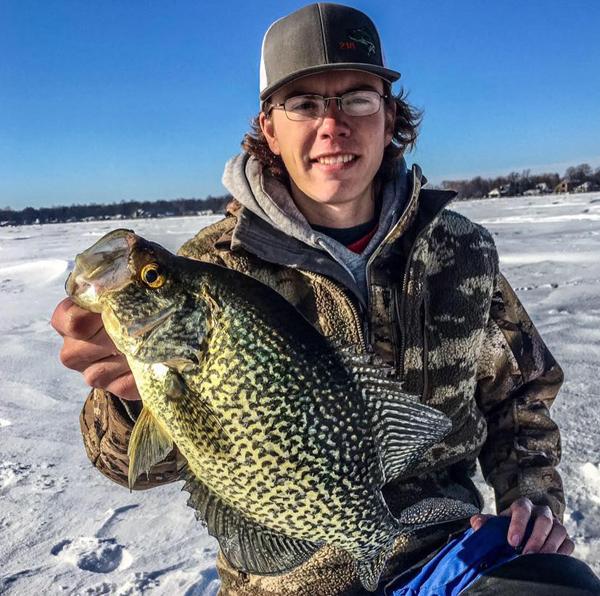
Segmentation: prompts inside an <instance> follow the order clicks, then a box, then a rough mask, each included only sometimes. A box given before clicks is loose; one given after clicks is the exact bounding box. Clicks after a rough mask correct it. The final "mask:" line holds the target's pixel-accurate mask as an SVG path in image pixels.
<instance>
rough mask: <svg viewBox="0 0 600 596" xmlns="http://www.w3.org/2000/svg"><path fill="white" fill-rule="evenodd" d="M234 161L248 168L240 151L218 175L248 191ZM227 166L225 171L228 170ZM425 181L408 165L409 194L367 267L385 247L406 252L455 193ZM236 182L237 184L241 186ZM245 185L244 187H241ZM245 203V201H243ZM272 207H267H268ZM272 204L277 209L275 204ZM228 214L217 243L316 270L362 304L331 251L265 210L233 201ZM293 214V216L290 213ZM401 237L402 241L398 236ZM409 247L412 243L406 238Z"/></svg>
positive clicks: (383, 255) (379, 258)
mask: <svg viewBox="0 0 600 596" xmlns="http://www.w3.org/2000/svg"><path fill="white" fill-rule="evenodd" d="M235 160H242V161H241V162H238V163H237V167H238V168H239V167H240V166H241V167H243V168H244V170H245V171H248V157H247V156H244V155H241V156H238V157H237V158H234V159H233V160H231V161H230V162H229V163H228V164H227V166H226V169H225V173H224V175H223V178H224V182H225V183H226V186H227V187H228V188H229V190H230V191H231V192H232V194H233V195H234V197H235V196H236V194H237V195H238V196H239V193H244V194H246V193H248V192H249V191H252V190H253V188H252V187H253V186H255V184H256V181H255V182H254V184H252V183H251V182H250V181H249V180H248V178H247V177H246V179H245V180H244V179H242V180H241V181H239V180H237V181H236V183H235V184H232V182H231V174H232V171H231V168H232V167H235V165H236V164H235ZM228 170H229V174H228ZM258 180H259V182H260V192H265V185H264V180H263V179H262V178H261V177H260V176H259V177H258ZM425 183H426V179H425V178H424V176H423V175H422V172H421V168H420V167H419V166H418V165H416V164H415V165H413V167H412V171H411V172H410V173H409V187H410V188H411V192H410V196H409V199H408V201H407V202H406V204H405V206H404V209H403V212H402V214H401V215H400V217H399V219H398V220H397V222H396V224H395V225H394V226H393V227H392V228H391V229H390V231H389V232H388V234H387V235H386V237H385V238H384V239H383V241H382V242H381V244H380V246H378V247H377V249H376V250H375V251H374V253H373V254H372V256H371V259H369V266H373V265H376V264H377V263H378V262H380V261H382V260H384V259H385V258H386V256H387V255H388V254H389V252H390V250H392V249H393V248H394V247H395V250H394V252H396V250H398V248H400V246H398V245H401V246H402V247H403V249H404V250H408V248H409V247H407V242H406V241H407V240H408V239H409V238H412V239H413V240H414V239H415V238H416V236H417V234H419V233H420V232H421V231H423V230H424V229H425V228H426V227H427V226H428V225H430V224H431V223H432V222H433V221H434V220H435V219H436V218H437V216H438V215H439V214H440V213H441V211H442V210H443V209H444V207H445V206H446V205H447V204H448V203H449V202H450V201H451V200H452V199H453V198H454V197H455V196H456V193H455V192H454V191H442V190H433V189H423V188H422V185H423V184H425ZM240 184H241V185H242V186H241V187H240ZM244 185H246V186H245V187H244ZM245 202H246V201H245ZM261 202H262V206H261V209H264V205H265V202H264V200H262V201H261ZM270 208H271V207H270V206H268V205H267V209H270ZM275 208H278V206H277V203H276V202H275ZM228 211H229V213H230V214H232V215H234V216H235V217H236V224H235V227H234V228H233V230H232V231H231V232H229V233H227V234H225V235H224V236H222V237H221V238H220V239H219V240H218V241H217V245H220V246H223V247H227V248H230V249H231V250H234V251H235V250H239V249H244V250H246V251H248V252H250V253H252V254H254V255H256V256H257V257H259V258H261V259H262V260H264V261H267V262H269V263H274V264H277V265H283V266H287V267H293V268H297V269H306V270H309V271H313V272H315V273H320V274H322V275H326V276H328V277H330V278H332V279H334V280H335V281H337V282H338V283H340V284H342V285H344V286H345V287H346V288H348V289H349V290H351V291H352V293H353V294H355V296H356V297H357V298H358V300H359V301H360V302H364V298H363V297H362V292H361V291H360V289H359V288H358V286H357V284H356V282H355V280H354V278H353V276H352V275H351V274H350V272H349V271H347V270H346V269H345V268H344V267H343V266H342V265H341V264H340V263H338V262H337V261H335V260H334V259H333V258H332V257H331V256H330V255H328V254H327V253H325V252H323V251H322V250H320V249H319V248H318V245H314V244H312V243H310V242H308V243H307V241H306V239H304V238H303V239H302V240H301V239H300V238H299V237H298V230H297V229H294V230H293V231H292V230H291V229H289V230H286V231H282V230H281V229H278V228H277V227H274V226H273V224H272V222H271V221H269V219H270V217H268V216H267V217H266V216H265V215H266V214H265V213H264V212H261V211H260V210H257V209H256V208H254V207H253V209H252V210H251V209H249V208H248V207H246V206H243V205H241V204H240V203H238V202H237V201H234V202H233V204H232V205H231V206H230V207H229V208H228ZM292 215H295V214H292ZM291 219H292V225H294V222H296V223H297V217H294V216H293V217H292V218H291ZM400 239H402V240H403V241H402V242H400V243H399V242H398V240H400ZM410 244H411V245H412V242H410Z"/></svg>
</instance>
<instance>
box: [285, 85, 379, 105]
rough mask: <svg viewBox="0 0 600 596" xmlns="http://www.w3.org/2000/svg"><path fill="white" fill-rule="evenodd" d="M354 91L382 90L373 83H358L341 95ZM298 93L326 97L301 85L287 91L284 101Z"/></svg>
mask: <svg viewBox="0 0 600 596" xmlns="http://www.w3.org/2000/svg"><path fill="white" fill-rule="evenodd" d="M353 91H375V92H376V93H381V91H379V89H376V88H375V87H374V86H373V85H369V84H368V83H365V84H363V85H356V86H355V87H351V88H350V89H346V90H345V91H343V92H342V93H340V94H339V95H340V96H341V95H344V94H346V93H352V92H353ZM298 95H319V96H320V97H325V96H324V95H321V94H320V93H315V92H314V91H307V90H306V87H299V88H298V89H296V90H294V91H290V92H289V93H286V94H285V96H284V98H283V101H285V100H286V99H289V98H290V97H296V96H298Z"/></svg>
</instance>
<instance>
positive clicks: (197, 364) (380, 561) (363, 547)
mask: <svg viewBox="0 0 600 596" xmlns="http://www.w3.org/2000/svg"><path fill="white" fill-rule="evenodd" d="M121 233H122V234H124V235H126V237H127V242H128V244H129V245H130V246H131V254H130V255H129V257H128V258H125V257H124V258H123V263H122V267H123V268H128V270H129V273H130V276H131V283H129V284H128V285H125V286H123V285H122V283H121V285H120V286H119V287H118V289H117V291H114V292H111V290H110V284H109V283H108V282H105V281H103V280H102V279H100V281H98V282H97V283H98V284H99V287H101V289H102V291H100V290H98V292H95V291H92V290H89V292H88V293H89V294H90V295H91V296H92V298H94V299H96V300H97V301H98V302H99V303H100V304H101V305H102V313H103V318H104V321H105V326H106V329H107V331H108V332H109V334H110V335H111V337H112V338H113V340H114V341H115V343H116V345H117V347H119V349H121V350H122V351H123V352H124V353H126V355H127V357H128V361H129V364H130V366H131V369H132V371H133V373H134V376H135V378H136V382H137V384H138V388H139V390H140V393H141V395H142V397H143V400H144V407H145V409H146V410H147V411H149V412H150V414H151V416H152V419H154V420H155V421H156V426H157V428H160V429H162V430H161V432H163V433H166V435H168V439H169V443H168V445H167V447H168V448H169V449H170V446H171V443H170V442H171V441H172V442H174V443H175V445H177V448H178V449H179V451H180V452H181V453H182V454H183V456H184V457H185V458H186V460H187V463H188V467H189V470H190V472H191V474H188V480H189V484H188V485H187V488H188V489H189V490H190V492H192V499H191V503H192V504H193V505H194V504H195V505H197V506H198V507H199V506H200V504H201V505H202V511H203V512H204V513H205V515H208V513H207V512H210V516H209V517H210V519H209V520H208V524H209V531H211V533H213V534H216V535H217V538H219V539H220V540H221V544H222V546H223V550H224V552H226V553H227V552H228V550H229V551H230V556H231V557H236V560H238V561H245V562H247V564H248V565H250V564H251V565H254V566H255V567H254V568H250V569H249V571H252V572H262V573H277V572H282V571H287V568H285V567H284V568H282V567H281V565H282V564H283V563H282V561H283V560H284V559H285V561H290V560H293V561H294V562H295V564H298V563H300V562H302V555H303V554H304V555H305V558H308V557H309V556H310V555H311V554H312V553H313V552H314V550H316V548H318V547H319V546H321V545H323V544H331V545H335V546H336V547H338V548H341V549H343V550H345V551H347V552H348V553H350V554H351V556H352V557H353V558H354V559H356V560H357V562H358V567H359V575H360V577H361V580H362V581H363V584H364V585H365V586H366V587H367V588H369V589H374V587H375V586H376V585H377V580H378V578H379V574H380V572H381V570H382V568H383V566H384V564H385V561H386V559H387V557H388V555H389V553H390V551H391V548H392V546H393V544H394V541H395V540H396V538H397V537H398V536H399V535H401V534H402V532H403V531H404V530H410V529H411V528H410V527H408V528H404V527H403V525H402V524H399V523H398V521H397V520H395V519H394V518H393V517H392V515H391V514H390V512H389V509H388V507H387V505H386V504H385V501H384V499H383V496H382V493H381V489H382V487H383V485H384V484H385V482H386V481H387V480H390V479H392V478H395V477H399V476H401V475H403V474H405V473H406V472H407V471H408V470H409V469H410V466H411V464H412V463H413V461H414V460H415V458H417V457H418V456H419V455H420V454H421V453H422V452H423V451H424V450H425V449H426V448H427V447H428V446H430V445H431V444H432V443H434V442H435V441H437V440H439V439H441V438H442V437H443V436H444V435H445V434H446V433H447V432H448V430H449V428H450V427H449V423H448V421H447V419H446V418H445V417H444V416H443V415H441V414H440V413H439V412H437V411H436V410H434V409H432V408H429V407H427V406H424V405H422V404H420V403H419V402H418V400H416V399H415V398H414V397H413V396H408V395H406V394H404V393H403V392H402V390H401V388H400V384H399V383H397V382H396V381H395V380H394V379H393V378H392V377H391V376H390V375H391V370H390V369H387V368H384V367H383V366H382V365H381V364H377V363H373V362H372V361H371V360H372V359H371V358H370V357H367V356H365V355H361V354H360V353H357V352H356V349H342V348H339V347H337V348H335V349H334V347H333V346H332V345H331V344H330V343H329V342H328V341H327V340H326V339H325V338H324V337H323V336H322V335H321V334H320V333H319V332H318V331H317V330H316V329H315V328H314V327H313V326H312V325H311V324H310V323H308V321H307V320H306V319H304V318H303V317H302V316H301V315H300V314H299V313H298V311H296V310H295V308H294V307H293V306H291V305H290V304H289V303H288V302H286V301H285V300H284V299H283V298H282V297H281V296H280V295H279V294H277V293H276V292H274V291H273V290H272V289H271V288H269V287H267V286H265V285H263V284H261V283H259V282H257V281H256V280H254V279H252V278H249V277H246V276H244V275H242V274H240V273H238V272H235V271H231V270H227V269H223V268H221V267H218V266H214V265H210V264H206V263H199V262H195V261H191V260H187V259H184V258H182V257H175V256H173V255H170V254H169V253H168V252H166V251H165V250H164V249H162V248H161V247H158V246H157V245H153V244H151V243H147V242H146V241H144V240H143V239H138V238H137V237H135V236H133V235H132V234H131V233H130V232H127V231H122V232H121ZM117 234H118V232H112V233H111V234H109V235H108V236H107V239H106V240H104V244H107V243H108V244H109V245H112V244H113V243H114V242H115V236H116V235H117ZM104 244H103V240H100V241H99V242H98V243H97V244H96V245H94V247H91V248H90V249H88V250H89V251H90V252H91V253H92V256H93V254H94V252H98V251H101V250H102V247H103V246H104ZM85 254H86V253H84V255H85ZM85 260H86V259H83V258H82V259H80V261H81V262H82V263H84V262H85ZM92 260H93V259H92ZM110 262H111V275H113V270H114V269H115V260H114V259H111V260H110ZM149 263H150V264H153V265H156V269H157V271H159V272H160V275H161V276H162V277H161V280H162V281H161V285H160V286H159V287H156V288H150V287H148V285H147V284H145V283H144V282H143V281H141V279H140V277H141V276H142V277H143V274H140V271H143V270H144V268H145V267H146V266H147V265H148V264H149ZM95 275H96V277H99V278H101V276H100V275H99V274H98V273H96V274H95ZM117 277H118V278H119V280H122V279H123V278H124V273H123V272H122V271H119V272H118V275H117ZM73 279H74V280H82V284H83V287H86V288H87V287H88V285H86V284H92V281H88V280H86V271H85V268H83V269H82V270H80V269H76V270H75V271H74V273H73ZM94 283H95V282H94ZM68 285H70V287H71V289H72V288H73V287H74V282H73V283H71V284H68ZM92 285H93V284H92ZM72 291H73V297H74V299H75V300H77V299H78V296H77V292H76V291H74V290H72ZM86 291H87V290H86ZM96 294H97V295H96ZM92 298H89V300H91V299H92ZM81 300H83V299H81ZM86 300H88V299H87V298H86ZM89 300H88V302H89ZM82 305H84V303H83V302H82ZM88 306H89V304H88ZM142 419H143V420H144V424H146V421H147V420H148V417H147V416H146V417H140V420H139V421H138V426H140V425H141V424H142V422H141V420H142ZM150 430H151V429H150ZM152 434H153V433H152V432H150V435H152ZM135 435H136V431H135V430H134V436H135ZM136 441H137V439H136V440H134V439H132V441H131V443H130V450H131V449H133V454H135V449H136V446H135V443H136ZM132 444H134V445H133V447H132ZM162 449H163V451H160V448H159V450H158V452H157V453H158V455H157V461H159V460H160V459H161V458H162V457H164V455H165V452H164V445H163V447H162ZM132 456H133V455H132ZM138 459H139V457H138ZM154 463H156V462H154V461H151V462H150V463H149V464H148V467H149V465H151V464H154ZM134 480H135V478H134ZM207 503H208V504H207ZM440 512H441V513H442V517H443V518H447V515H448V512H450V514H452V515H454V516H455V517H454V518H456V517H458V518H460V517H464V516H465V515H466V514H468V513H472V511H469V512H465V510H464V507H463V508H461V507H458V509H456V511H453V510H452V508H451V507H446V503H445V502H444V503H443V504H442V506H441V507H438V508H437V509H436V508H435V507H434V506H433V505H431V504H430V505H429V506H426V507H425V508H420V509H419V508H415V509H414V510H413V514H412V517H411V516H410V515H409V514H408V513H407V517H406V519H407V520H409V521H408V522H406V525H408V526H417V525H420V524H428V523H435V522H437V521H439V520H440V516H439V513H440ZM224 520H225V521H224ZM232 525H234V526H235V525H237V526H238V527H239V528H241V529H239V530H238V531H237V533H236V531H235V529H232V527H231V526H232ZM220 532H221V533H227V537H225V536H223V535H220V534H219V533H220ZM273 533H275V534H273ZM277 533H279V534H281V536H282V537H281V541H282V542H281V544H285V547H284V546H282V549H284V548H288V547H289V549H291V550H292V551H293V556H292V555H290V557H288V558H285V557H284V559H281V558H278V556H277V553H275V552H274V553H273V557H271V558H270V559H269V552H268V550H269V549H272V550H273V551H275V550H276V546H277V545H278V544H279V542H278V540H280V537H278V536H277V535H276V534H277ZM283 536H285V537H290V538H291V539H294V540H297V541H298V543H297V544H296V543H293V542H289V541H288V542H285V540H284V538H283ZM267 537H268V538H267ZM253 541H254V542H253ZM254 544H260V545H261V548H262V549H266V551H267V552H264V553H262V554H261V557H264V559H265V560H262V559H259V558H256V557H254V556H253V554H252V553H251V552H250V551H254V550H256V549H255V548H254Z"/></svg>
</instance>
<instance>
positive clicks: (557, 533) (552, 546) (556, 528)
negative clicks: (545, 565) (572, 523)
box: [525, 521, 568, 554]
mask: <svg viewBox="0 0 600 596" xmlns="http://www.w3.org/2000/svg"><path fill="white" fill-rule="evenodd" d="M567 539H568V535H567V529H566V528H565V527H564V526H563V525H562V524H561V523H559V522H558V521H555V523H554V524H553V526H552V530H551V531H550V534H548V538H546V542H544V544H543V545H542V547H541V548H540V550H539V552H540V553H550V554H553V553H556V552H558V549H559V548H560V547H561V546H562V544H563V542H564V541H565V540H567ZM525 554H526V553H525Z"/></svg>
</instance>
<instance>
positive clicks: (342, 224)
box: [290, 180, 375, 228]
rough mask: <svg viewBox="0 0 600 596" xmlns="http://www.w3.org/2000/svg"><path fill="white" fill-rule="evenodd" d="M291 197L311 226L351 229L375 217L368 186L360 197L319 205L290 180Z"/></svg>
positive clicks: (373, 202)
mask: <svg viewBox="0 0 600 596" xmlns="http://www.w3.org/2000/svg"><path fill="white" fill-rule="evenodd" d="M290 187H291V189H290V190H291V195H292V198H293V200H294V203H296V206H297V207H298V210H299V211H300V212H301V213H302V215H304V217H305V218H306V220H307V221H308V222H309V223H310V224H313V225H317V226H323V227H327V228H352V227H354V226H358V225H360V224H363V223H367V222H369V221H371V220H372V219H373V217H374V216H375V200H374V196H373V185H372V184H371V185H369V186H368V187H367V188H366V189H365V191H364V193H362V195H361V196H360V197H354V198H353V199H352V200H350V201H347V202H343V203H321V202H319V201H315V200H314V199H311V198H310V197H309V196H307V195H306V194H304V193H303V192H302V191H301V190H300V189H299V188H298V187H297V186H296V185H295V184H294V181H293V180H290Z"/></svg>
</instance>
